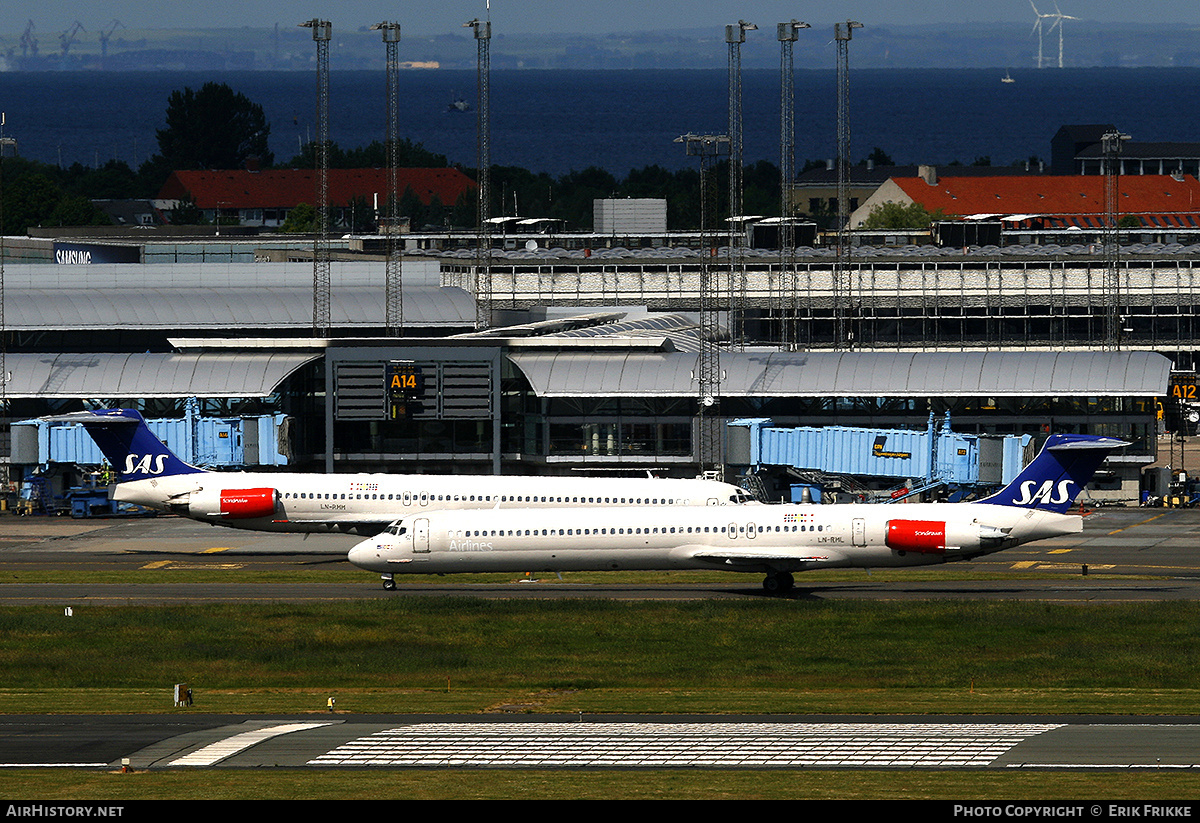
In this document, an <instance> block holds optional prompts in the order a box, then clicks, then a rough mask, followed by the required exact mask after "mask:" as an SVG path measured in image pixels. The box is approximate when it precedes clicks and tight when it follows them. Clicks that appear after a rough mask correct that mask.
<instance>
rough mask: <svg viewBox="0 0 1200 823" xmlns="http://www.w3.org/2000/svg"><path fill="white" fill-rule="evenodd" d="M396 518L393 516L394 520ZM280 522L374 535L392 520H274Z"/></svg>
mask: <svg viewBox="0 0 1200 823" xmlns="http://www.w3.org/2000/svg"><path fill="white" fill-rule="evenodd" d="M394 519H395V518H392V520H394ZM272 522H274V523H278V524H281V525H282V524H285V523H286V524H290V525H295V526H305V525H317V526H322V527H324V530H325V531H328V532H329V533H330V534H358V535H362V536H363V537H374V536H375V535H377V534H379V533H380V532H381V531H383V530H384V529H386V528H387V527H388V524H389V523H391V520H337V519H332V518H328V517H313V518H308V519H306V518H297V517H289V518H287V519H286V520H274V521H272Z"/></svg>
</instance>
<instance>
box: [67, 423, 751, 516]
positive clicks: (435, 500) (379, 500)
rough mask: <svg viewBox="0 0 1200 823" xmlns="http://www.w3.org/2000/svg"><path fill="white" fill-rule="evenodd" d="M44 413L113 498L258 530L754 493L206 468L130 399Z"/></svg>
mask: <svg viewBox="0 0 1200 823" xmlns="http://www.w3.org/2000/svg"><path fill="white" fill-rule="evenodd" d="M45 419H47V420H53V421H62V422H72V423H82V424H83V426H84V428H85V429H86V430H87V432H88V434H90V435H91V436H92V439H93V440H95V441H96V445H97V446H99V447H100V451H101V452H103V453H104V456H105V458H107V460H108V462H109V463H111V464H112V466H113V467H114V468H115V469H116V470H117V471H118V472H119V476H118V482H117V484H116V486H115V487H113V489H112V492H111V497H112V499H113V500H117V501H120V502H128V503H134V504H136V505H139V506H145V507H147V508H151V509H157V510H159V511H164V512H172V513H175V514H180V515H183V516H185V517H190V518H192V519H193V520H200V521H203V522H205V523H213V524H217V525H221V526H232V527H234V528H239V529H253V530H256V531H271V532H297V533H300V532H350V533H356V534H361V535H368V534H377V533H378V532H380V531H382V530H383V529H385V528H386V527H387V525H388V524H389V523H392V522H394V521H395V520H396V519H397V518H402V517H406V516H408V515H411V514H415V513H422V512H429V511H431V510H434V509H452V510H458V509H476V508H480V507H491V506H495V505H497V504H501V505H505V506H520V507H522V508H538V507H552V506H553V507H561V506H578V507H581V508H582V507H592V506H598V507H612V506H631V507H637V506H650V507H658V508H663V507H667V506H724V505H729V504H741V503H750V502H753V497H752V496H751V495H750V494H749V493H748V492H746V491H745V490H743V489H741V488H738V487H737V486H734V485H732V484H730V483H721V482H718V481H715V480H703V479H667V478H655V477H645V478H638V477H550V476H542V477H528V476H512V475H433V474H409V475H402V474H302V473H280V472H271V473H267V472H213V471H207V470H205V469H200V468H197V467H195V466H190V465H188V464H187V463H185V462H183V461H182V460H180V459H179V458H178V457H176V456H175V455H174V454H172V453H171V450H170V449H169V448H167V446H166V445H165V444H164V443H163V442H162V441H161V440H159V439H158V438H157V437H155V436H154V433H153V432H151V431H150V429H149V427H147V426H146V421H145V420H144V419H143V418H142V415H141V414H140V413H138V412H137V411H134V410H132V409H108V410H102V411H90V412H76V413H73V414H65V415H58V416H53V417H47V418H45Z"/></svg>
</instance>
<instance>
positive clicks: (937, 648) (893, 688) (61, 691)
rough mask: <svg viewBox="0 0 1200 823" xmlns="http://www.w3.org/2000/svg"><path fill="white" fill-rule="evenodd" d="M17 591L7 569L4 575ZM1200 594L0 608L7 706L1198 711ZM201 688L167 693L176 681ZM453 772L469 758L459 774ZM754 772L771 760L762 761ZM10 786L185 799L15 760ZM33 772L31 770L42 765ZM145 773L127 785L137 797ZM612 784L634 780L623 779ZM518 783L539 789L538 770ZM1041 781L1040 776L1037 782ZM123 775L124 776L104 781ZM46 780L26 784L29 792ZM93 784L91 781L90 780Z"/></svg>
mask: <svg viewBox="0 0 1200 823" xmlns="http://www.w3.org/2000/svg"><path fill="white" fill-rule="evenodd" d="M0 591H2V587H0ZM1198 621H1200V604H1194V603H1190V602H1148V603H1139V604H1119V605H1113V604H1105V605H1068V604H1047V603H1028V602H981V601H954V602H934V601H925V602H891V603H871V602H863V601H823V602H822V601H795V600H755V601H687V602H669V603H656V602H625V601H611V600H608V601H606V600H558V599H555V600H536V601H530V600H485V599H479V598H404V597H395V598H389V599H382V600H376V601H369V602H356V603H345V602H335V603H324V604H314V605H307V604H294V603H279V604H272V605H206V606H186V607H130V606H103V607H89V606H87V605H86V604H81V605H76V606H75V607H74V616H72V617H66V616H64V614H63V612H62V610H61V609H59V608H57V607H55V608H51V607H2V606H0V639H2V640H0V713H18V712H20V713H24V712H59V713H66V712H84V713H87V712H119V713H136V712H204V713H209V712H234V713H247V714H256V713H263V714H285V713H286V714H291V713H304V712H323V711H324V710H325V700H326V698H327V697H329V696H334V697H336V698H337V707H338V709H339V712H342V713H376V712H382V713H408V712H437V713H448V712H456V713H457V712H462V713H478V712H499V711H508V712H535V713H542V712H549V713H557V712H562V713H578V712H583V713H587V714H608V713H639V714H656V713H697V714H705V713H770V714H791V713H796V714H915V713H933V714H960V713H961V714H1018V715H1020V714H1027V715H1037V714H1058V713H1086V714H1135V713H1136V714H1163V715H1172V714H1196V713H1197V707H1200V689H1198V684H1200V678H1198V677H1197V675H1198V674H1200V666H1198V663H1200V660H1198V656H1200V652H1198V651H1197V650H1196V648H1195V643H1194V633H1195V628H1196V626H1197V625H1198ZM179 682H187V683H189V684H191V686H192V688H193V689H194V690H195V694H196V702H195V705H194V706H193V707H192V708H190V709H176V708H173V706H172V701H171V690H172V685H173V684H174V683H179ZM456 775H457V776H456ZM752 778H753V779H752ZM0 779H2V780H3V781H4V784H5V785H6V787H8V788H13V787H25V788H26V789H28V791H26V792H24V793H22V792H12V791H10V792H9V794H10V796H36V797H39V798H41V797H55V798H64V797H89V798H93V799H96V798H100V797H109V796H112V797H125V796H137V797H154V796H168V797H174V796H177V793H179V792H183V791H185V788H184V787H185V785H186V784H187V781H185V780H181V779H180V778H179V777H177V776H174V775H171V774H166V773H152V774H149V775H120V776H117V779H114V776H112V775H103V774H87V775H76V776H75V779H70V778H67V777H65V776H63V775H60V774H52V773H40V774H39V773H33V774H30V773H29V772H19V773H18V772H11V771H9V772H3V773H0ZM27 780H28V781H31V782H29V783H26V782H25V781H27ZM203 783H204V785H205V786H207V787H208V788H207V789H206V791H209V792H215V793H216V794H212V793H210V794H208V795H207V796H222V797H224V796H228V797H238V796H244V795H243V794H242V793H245V792H256V794H254V795H253V796H258V797H267V796H270V797H318V796H319V797H354V796H369V797H397V798H403V797H433V796H440V797H462V796H472V797H474V796H478V797H503V796H522V795H523V794H524V793H525V792H526V791H529V790H531V789H530V787H536V790H535V791H536V792H537V793H538V796H545V797H556V796H560V795H559V794H558V793H559V792H563V793H565V796H573V797H608V796H629V797H635V796H636V797H654V796H660V797H706V798H707V797H722V796H726V797H829V796H834V797H850V796H855V797H906V796H907V797H942V798H962V797H975V798H979V797H989V796H992V797H1004V796H1007V797H1017V796H1019V797H1045V798H1052V797H1113V798H1119V797H1138V798H1155V797H1161V798H1167V799H1171V798H1174V799H1178V798H1180V797H1192V796H1195V795H1196V791H1197V789H1200V780H1197V779H1195V778H1192V777H1190V776H1188V775H1187V774H1173V775H1167V774H1157V773H1145V774H1141V775H1135V774H1123V775H1121V776H1120V778H1119V779H1117V778H1114V776H1113V775H1101V774H1097V775H1090V776H1089V775H1079V774H1062V775H1061V777H1054V778H1053V779H1051V777H1050V775H1049V774H1048V773H1038V774H1037V775H1036V776H1032V775H1027V774H1001V773H990V772H988V773H978V772H976V773H962V774H958V773H938V776H935V775H934V774H933V773H926V772H921V773H913V772H908V773H906V776H905V777H904V778H903V779H899V778H898V777H897V776H896V775H895V774H893V773H882V774H881V775H873V776H872V777H871V778H870V779H866V778H865V777H864V773H861V772H847V773H832V772H821V773H816V772H811V773H810V772H804V773H787V774H780V773H768V772H750V773H746V774H741V773H729V772H721V773H716V775H715V776H713V775H704V774H699V773H692V772H687V773H684V772H668V773H657V772H653V773H652V772H646V773H642V772H639V773H637V776H636V779H635V780H631V779H625V780H620V779H619V778H614V777H613V776H611V775H604V774H582V775H573V774H570V773H545V774H543V773H529V774H527V773H524V772H521V773H487V774H480V773H479V772H468V773H442V772H438V773H435V774H431V773H420V775H419V776H414V775H411V774H403V775H399V776H397V775H395V774H392V773H389V774H388V776H387V777H384V776H383V775H382V774H380V773H375V772H370V773H356V774H355V776H353V777H350V776H345V775H330V774H327V773H322V776H321V778H320V779H319V780H314V779H312V778H311V777H307V778H306V777H305V775H303V774H290V773H285V772H280V773H274V772H272V773H270V774H267V775H263V774H261V773H255V774H254V776H253V777H252V778H251V777H248V776H245V775H238V774H237V773H232V774H227V773H224V772H217V771H211V770H210V771H207V772H205V776H204V779H203ZM135 786H136V787H138V788H137V790H136V793H135V794H133V795H126V794H123V793H124V792H126V791H130V790H131V789H132V787H135ZM614 786H620V787H622V788H621V789H620V791H619V792H618V791H617V790H616V789H615V788H614ZM522 787H524V788H522ZM1035 787H1036V788H1035ZM109 791H115V792H120V793H121V794H115V795H108V794H102V793H104V792H109ZM29 792H32V794H30V793H29ZM74 792H77V793H74Z"/></svg>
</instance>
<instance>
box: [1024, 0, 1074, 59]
mask: <svg viewBox="0 0 1200 823" xmlns="http://www.w3.org/2000/svg"><path fill="white" fill-rule="evenodd" d="M1030 2H1033V0H1030ZM1045 16H1046V17H1053V18H1054V23H1053V24H1052V25H1051V26H1050V31H1054V29H1055V27H1057V28H1058V67H1059V68H1060V69H1061V68H1062V67H1063V29H1062V21H1064V20H1078V19H1079V18H1078V17H1072V16H1071V15H1069V14H1063V13H1062V12H1061V11H1059V8H1058V3H1055V4H1054V14H1047V15H1045ZM1038 22H1039V23H1040V22H1041V21H1040V20H1039V21H1038ZM1039 57H1040V55H1039Z"/></svg>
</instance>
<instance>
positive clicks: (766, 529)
mask: <svg viewBox="0 0 1200 823" xmlns="http://www.w3.org/2000/svg"><path fill="white" fill-rule="evenodd" d="M730 528H731V527H729V526H712V527H709V526H704V527H703V528H701V527H700V526H686V527H685V526H654V527H650V526H647V527H645V528H631V529H622V528H615V529H541V530H538V529H524V530H522V529H490V530H489V529H467V530H466V531H463V530H461V529H460V530H458V531H457V532H455V531H451V532H448V533H447V535H446V536H447V537H451V538H458V537H537V536H539V535H542V536H546V537H550V536H554V537H557V536H559V535H569V536H574V535H593V534H728V533H729V530H730ZM750 529H751V530H753V531H755V532H756V533H757V534H765V533H770V532H809V531H812V532H820V531H824V530H825V527H824V526H751V527H750ZM737 531H738V533H739V534H745V532H746V527H745V526H738V527H737ZM400 533H401V534H403V532H400Z"/></svg>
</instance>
